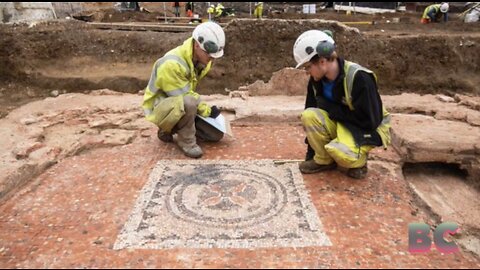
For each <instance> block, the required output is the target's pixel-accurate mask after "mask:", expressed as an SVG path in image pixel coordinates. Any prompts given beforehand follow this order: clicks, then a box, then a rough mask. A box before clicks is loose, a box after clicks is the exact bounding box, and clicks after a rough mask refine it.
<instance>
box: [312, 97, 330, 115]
mask: <svg viewBox="0 0 480 270" xmlns="http://www.w3.org/2000/svg"><path fill="white" fill-rule="evenodd" d="M315 99H316V100H317V108H319V109H322V110H325V111H327V112H329V109H330V108H331V106H332V104H331V103H330V102H329V101H328V100H327V99H326V98H324V97H323V96H316V97H315Z"/></svg>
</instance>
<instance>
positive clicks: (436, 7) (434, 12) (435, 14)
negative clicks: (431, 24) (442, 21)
mask: <svg viewBox="0 0 480 270" xmlns="http://www.w3.org/2000/svg"><path fill="white" fill-rule="evenodd" d="M440 5H441V4H433V5H430V6H428V7H426V8H425V10H424V11H423V15H422V19H430V20H432V21H433V20H435V19H438V18H440V16H442V13H441V12H440Z"/></svg>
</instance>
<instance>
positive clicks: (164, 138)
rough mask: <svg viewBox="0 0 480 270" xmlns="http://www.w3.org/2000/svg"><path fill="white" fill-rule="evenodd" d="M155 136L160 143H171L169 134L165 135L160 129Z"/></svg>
mask: <svg viewBox="0 0 480 270" xmlns="http://www.w3.org/2000/svg"><path fill="white" fill-rule="evenodd" d="M157 136H158V138H159V139H160V141H162V142H166V143H170V142H173V135H172V134H170V133H167V132H165V131H163V130H161V129H159V130H158V132H157Z"/></svg>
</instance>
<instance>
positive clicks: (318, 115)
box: [293, 30, 390, 179]
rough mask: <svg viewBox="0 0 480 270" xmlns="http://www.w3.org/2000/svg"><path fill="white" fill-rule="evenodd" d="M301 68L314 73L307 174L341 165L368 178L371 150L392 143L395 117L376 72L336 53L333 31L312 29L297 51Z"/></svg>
mask: <svg viewBox="0 0 480 270" xmlns="http://www.w3.org/2000/svg"><path fill="white" fill-rule="evenodd" d="M293 54H294V58H295V61H296V62H297V66H296V68H304V69H305V70H306V71H307V73H308V74H309V75H310V80H309V82H308V89H307V91H308V92H307V98H306V102H305V111H304V112H303V113H302V116H301V120H302V124H303V126H304V128H305V131H306V134H307V139H306V142H307V143H308V151H307V155H306V158H305V161H304V162H302V163H300V171H301V172H302V173H316V172H320V171H325V170H330V169H334V168H335V167H337V165H338V166H340V167H342V168H344V170H342V171H344V172H346V174H347V175H348V176H350V177H352V178H357V179H360V178H364V177H365V176H366V174H367V157H368V152H369V151H370V150H371V149H373V148H374V147H375V146H382V145H383V146H384V147H387V145H388V144H389V143H390V115H389V113H388V112H387V111H386V110H385V109H384V108H383V106H382V100H381V99H380V95H379V93H378V90H377V78H376V76H375V74H374V73H373V72H372V71H370V70H368V69H366V68H364V67H362V66H360V65H358V64H356V63H353V62H350V61H347V60H344V59H341V58H339V57H338V56H337V53H336V52H335V42H334V40H333V39H332V33H331V32H330V31H328V30H326V31H320V30H309V31H306V32H304V33H303V34H301V35H300V36H299V37H298V38H297V40H296V42H295V45H294V47H293Z"/></svg>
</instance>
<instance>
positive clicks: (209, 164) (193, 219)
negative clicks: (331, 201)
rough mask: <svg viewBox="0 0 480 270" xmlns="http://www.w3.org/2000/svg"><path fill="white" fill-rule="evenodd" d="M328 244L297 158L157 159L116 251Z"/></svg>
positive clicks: (115, 247)
mask: <svg viewBox="0 0 480 270" xmlns="http://www.w3.org/2000/svg"><path fill="white" fill-rule="evenodd" d="M330 245H331V242H330V240H329V239H328V237H327V235H326V234H325V233H324V231H323V227H322V224H321V222H320V219H319V217H318V215H317V211H316V209H315V208H314V206H313V204H312V202H311V200H310V197H309V195H308V193H307V191H306V189H305V186H304V184H303V178H302V176H301V174H300V172H299V170H298V165H297V164H285V165H278V166H277V165H274V163H273V161H272V160H252V161H241V160H229V161H216V160H162V161H159V162H158V163H157V165H156V166H155V168H154V169H153V171H152V173H151V174H150V177H149V180H148V182H147V184H146V185H145V187H144V188H143V189H142V191H141V194H140V196H139V198H138V200H137V202H136V204H135V207H134V209H133V212H132V214H131V215H130V217H129V218H128V221H127V222H126V224H125V226H124V228H123V229H122V231H121V232H120V234H119V236H118V238H117V241H116V243H115V245H114V249H123V248H144V249H164V248H179V247H180V248H213V247H215V248H255V247H305V246H330Z"/></svg>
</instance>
